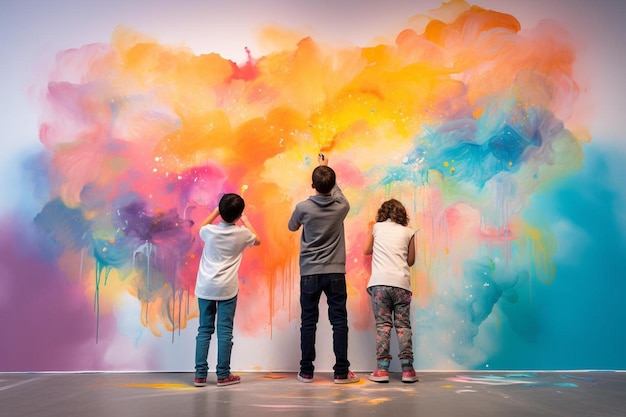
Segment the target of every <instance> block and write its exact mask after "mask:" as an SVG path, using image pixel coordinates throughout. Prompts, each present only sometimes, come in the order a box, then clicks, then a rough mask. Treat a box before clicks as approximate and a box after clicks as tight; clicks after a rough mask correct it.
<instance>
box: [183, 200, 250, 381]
mask: <svg viewBox="0 0 626 417" xmlns="http://www.w3.org/2000/svg"><path fill="white" fill-rule="evenodd" d="M244 208H245V203H244V200H243V198H241V196H239V195H237V194H224V196H223V197H222V198H221V199H220V202H219V205H218V207H217V208H215V210H213V212H212V213H211V214H210V215H209V216H208V217H207V218H206V219H205V220H204V221H203V222H202V223H201V224H200V238H202V240H203V241H204V249H203V251H202V259H201V260H200V266H199V268H198V277H197V280H196V290H195V295H196V298H197V299H198V307H199V309H200V325H199V327H198V335H197V336H196V375H195V379H194V385H195V386H197V387H203V386H205V385H206V384H207V372H208V365H207V355H208V352H209V343H210V341H211V336H212V335H213V333H214V332H215V329H216V322H217V366H216V367H215V372H216V373H217V385H218V386H225V385H232V384H237V383H239V382H240V378H239V377H238V376H237V375H233V374H231V373H230V354H231V350H232V347H233V342H232V340H233V320H234V317H235V309H236V307H237V294H238V292H239V265H240V264H241V259H242V255H243V251H244V249H245V248H247V247H249V246H254V245H259V244H261V239H260V238H259V235H258V233H257V232H256V231H255V230H254V228H253V227H252V225H251V224H250V222H249V221H248V218H247V217H246V215H245V214H243V209H244ZM217 216H220V217H221V218H222V220H221V221H220V222H219V223H218V224H213V222H214V221H215V219H216V218H217ZM239 220H241V223H243V226H238V225H237V224H236V223H237V221H239Z"/></svg>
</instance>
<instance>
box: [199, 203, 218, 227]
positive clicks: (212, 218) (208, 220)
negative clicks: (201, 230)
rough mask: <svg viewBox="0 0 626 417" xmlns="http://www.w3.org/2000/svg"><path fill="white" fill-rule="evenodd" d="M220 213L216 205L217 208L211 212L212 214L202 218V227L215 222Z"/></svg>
mask: <svg viewBox="0 0 626 417" xmlns="http://www.w3.org/2000/svg"><path fill="white" fill-rule="evenodd" d="M219 215H220V209H219V208H218V207H215V209H214V210H213V211H212V212H211V214H209V215H208V216H207V218H206V219H204V220H202V223H200V227H202V226H206V225H207V224H211V223H213V222H214V221H215V219H217V216H219Z"/></svg>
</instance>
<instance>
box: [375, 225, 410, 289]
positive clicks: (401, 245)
mask: <svg viewBox="0 0 626 417" xmlns="http://www.w3.org/2000/svg"><path fill="white" fill-rule="evenodd" d="M372 233H373V235H374V247H373V253H372V275H371V277H370V280H369V282H368V284H367V286H368V288H369V287H373V286H375V285H387V286H390V287H398V288H404V289H405V290H407V291H411V270H410V267H409V264H408V263H407V256H408V254H409V242H410V241H411V237H412V236H413V230H411V229H410V228H408V227H407V226H402V225H401V224H398V223H396V222H394V221H392V220H391V219H387V220H386V221H384V222H376V223H374V228H373V230H372Z"/></svg>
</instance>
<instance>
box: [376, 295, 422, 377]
mask: <svg viewBox="0 0 626 417" xmlns="http://www.w3.org/2000/svg"><path fill="white" fill-rule="evenodd" d="M368 291H369V293H370V295H371V299H372V310H373V311H374V319H375V320H376V360H377V362H378V364H379V365H381V362H382V364H383V365H382V367H388V366H389V362H390V361H391V355H390V354H389V343H390V337H391V328H392V327H395V328H396V334H397V335H398V347H399V348H400V353H399V355H398V358H400V361H401V362H402V364H403V365H404V364H412V363H413V335H412V332H411V295H412V294H411V291H407V290H405V289H402V288H397V287H388V286H384V285H376V286H374V287H370V288H369V289H368ZM385 365H386V366H385Z"/></svg>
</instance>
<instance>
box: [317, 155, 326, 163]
mask: <svg viewBox="0 0 626 417" xmlns="http://www.w3.org/2000/svg"><path fill="white" fill-rule="evenodd" d="M317 163H318V164H319V165H325V166H328V157H327V156H326V155H324V154H323V153H320V154H318V155H317Z"/></svg>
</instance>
